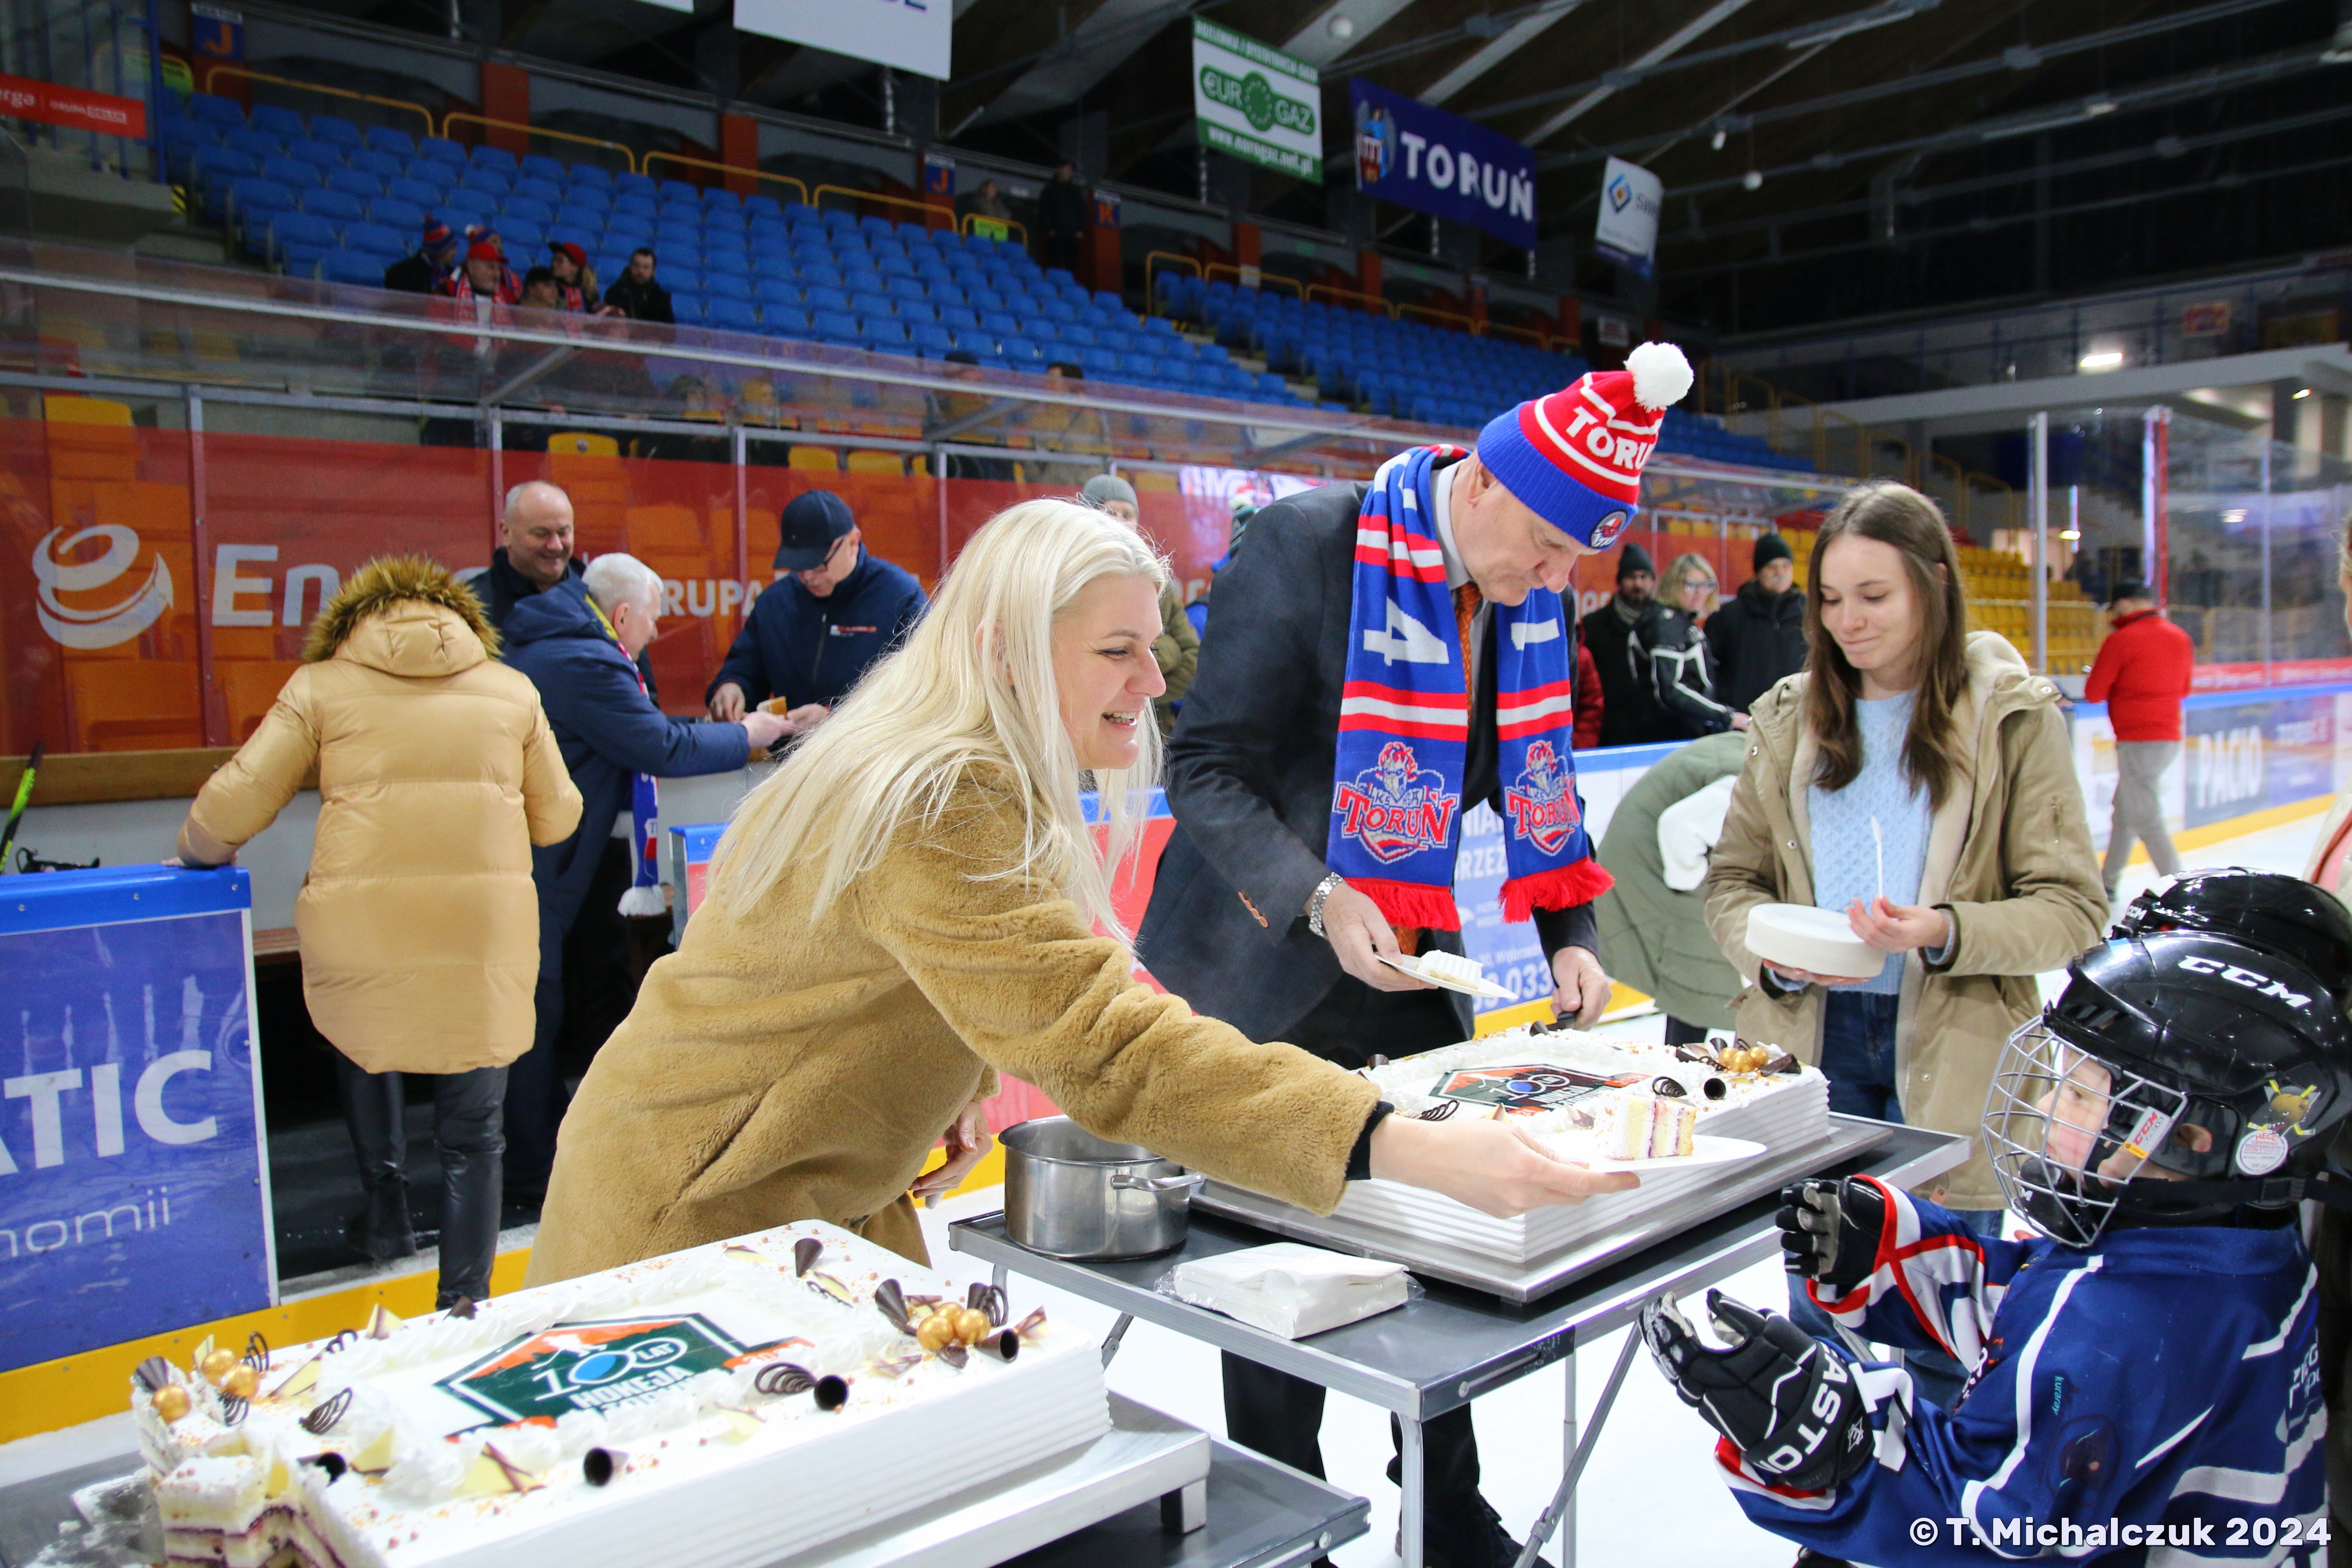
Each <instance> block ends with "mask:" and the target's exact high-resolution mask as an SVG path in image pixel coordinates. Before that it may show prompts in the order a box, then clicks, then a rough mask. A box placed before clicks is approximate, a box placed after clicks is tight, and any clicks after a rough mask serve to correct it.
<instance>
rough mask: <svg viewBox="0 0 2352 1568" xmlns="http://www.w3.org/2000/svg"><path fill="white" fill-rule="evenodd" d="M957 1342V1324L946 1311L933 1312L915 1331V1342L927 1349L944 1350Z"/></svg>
mask: <svg viewBox="0 0 2352 1568" xmlns="http://www.w3.org/2000/svg"><path fill="white" fill-rule="evenodd" d="M915 1342H916V1343H917V1344H919V1345H920V1346H922V1347H923V1348H924V1349H925V1350H927V1351H942V1350H945V1349H947V1348H948V1346H949V1345H950V1344H952V1343H953V1342H955V1325H954V1324H953V1323H951V1322H950V1321H948V1315H947V1314H946V1313H945V1312H933V1313H932V1314H931V1315H930V1316H929V1317H928V1318H925V1319H924V1320H923V1321H922V1324H921V1326H920V1327H919V1328H918V1329H916V1331H915Z"/></svg>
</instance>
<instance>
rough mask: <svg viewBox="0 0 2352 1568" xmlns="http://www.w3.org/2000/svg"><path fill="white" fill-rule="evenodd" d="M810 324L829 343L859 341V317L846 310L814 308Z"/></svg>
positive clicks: (853, 342)
mask: <svg viewBox="0 0 2352 1568" xmlns="http://www.w3.org/2000/svg"><path fill="white" fill-rule="evenodd" d="M809 325H810V327H811V329H812V330H813V331H814V332H815V334H816V336H817V337H818V338H820V339H821V340H823V341H824V342H828V343H850V344H855V343H856V342H857V341H858V338H857V318H856V317H855V316H853V315H851V314H850V313H849V312H848V311H846V310H813V311H811V312H810V313H809Z"/></svg>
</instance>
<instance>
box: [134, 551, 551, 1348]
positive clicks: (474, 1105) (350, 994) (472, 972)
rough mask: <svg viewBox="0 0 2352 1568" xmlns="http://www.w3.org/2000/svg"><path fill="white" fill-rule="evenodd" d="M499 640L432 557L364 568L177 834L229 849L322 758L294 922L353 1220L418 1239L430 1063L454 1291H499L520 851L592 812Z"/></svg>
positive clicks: (532, 939) (201, 855) (517, 981)
mask: <svg viewBox="0 0 2352 1568" xmlns="http://www.w3.org/2000/svg"><path fill="white" fill-rule="evenodd" d="M498 646H499V635H498V633H496V632H495V631H492V630H491V629H490V626H489V624H488V622H487V621H486V620H484V619H483V616H482V607H481V605H480V604H479V603H478V602H477V601H476V600H475V598H474V595H472V594H471V593H469V592H468V591H467V588H466V586H465V584H462V583H459V582H458V581H457V579H456V578H455V577H452V576H451V575H450V574H449V573H448V572H447V571H446V570H445V569H444V568H442V567H441V566H439V565H437V564H436V563H433V562H430V561H426V560H423V559H420V558H417V557H414V556H408V557H400V558H395V559H391V560H383V561H371V562H369V563H367V564H366V565H365V566H362V567H361V568H360V570H359V572H358V573H357V574H355V575H354V576H353V577H352V580H351V581H350V582H349V583H347V584H344V585H343V587H342V590H341V592H340V593H338V594H337V595H335V596H334V597H333V598H332V599H331V600H330V601H328V603H327V605H326V607H325V608H324V609H322V610H321V611H320V613H319V618H318V620H317V621H316V622H314V623H312V625H311V627H310V643H309V646H308V647H305V648H304V649H303V650H302V659H303V663H302V667H301V668H299V669H297V670H296V671H295V672H294V673H293V674H292V675H291V676H289V678H288V679H287V681H286V685H285V688H284V689H282V690H280V691H279V692H278V701H277V703H276V705H275V706H273V707H272V708H271V709H270V710H269V712H268V714H267V715H266V716H265V717H264V718H263V719H262V721H261V727H260V728H259V729H257V730H256V731H254V732H253V737H252V739H250V740H248V741H247V742H246V743H245V744H244V745H243V746H242V747H240V748H238V751H237V753H236V756H234V757H232V758H230V759H229V760H228V762H227V763H225V764H223V765H222V767H221V770H220V771H219V772H218V773H215V774H213V776H212V777H211V778H210V779H209V780H208V781H206V783H205V787H204V790H203V792H202V793H201V794H199V795H197V796H196V799H195V804H194V805H192V806H191V807H189V810H188V819H187V822H186V824H185V825H184V826H182V827H181V829H180V856H179V858H180V859H181V861H182V862H183V863H184V864H187V865H191V866H217V865H221V864H223V863H225V862H226V861H228V860H231V859H233V858H236V852H237V850H238V848H239V847H242V846H243V845H244V844H245V842H246V841H247V839H249V838H251V837H253V836H254V835H256V834H257V833H259V832H260V831H261V830H262V829H263V828H265V827H267V826H269V824H270V822H271V821H272V819H274V818H275V817H276V816H277V815H278V812H279V811H281V810H283V809H284V808H285V805H286V803H287V802H288V801H289V800H291V799H293V798H294V792H295V791H297V790H299V789H300V788H301V787H302V781H303V777H304V775H305V774H307V773H310V770H311V769H312V768H314V767H315V768H316V769H318V773H319V829H318V838H317V842H316V843H315V844H314V845H313V846H312V847H311V850H310V874H309V875H308V876H307V877H305V878H304V879H303V883H302V894H301V897H300V898H299V900H297V901H296V903H295V906H294V924H295V928H296V930H297V931H299V933H300V936H301V943H302V996H303V1000H304V1001H305V1002H306V1003H308V1004H309V1005H310V1020H311V1022H312V1023H314V1024H315V1025H317V1026H318V1029H319V1032H320V1034H322V1035H324V1036H326V1037H327V1039H328V1041H329V1042H330V1043H331V1044H332V1045H333V1046H334V1047H335V1051H336V1061H335V1065H336V1071H337V1076H338V1082H339V1085H340V1088H341V1094H342V1101H343V1114H344V1119H345V1120H346V1121H349V1122H350V1123H351V1130H352V1150H353V1152H355V1153H356V1154H357V1155H358V1157H359V1163H360V1182H361V1185H362V1188H363V1190H364V1191H365V1192H366V1194H367V1206H366V1208H365V1209H364V1211H362V1213H361V1215H359V1216H358V1217H357V1218H356V1219H354V1220H352V1223H351V1225H350V1226H349V1227H348V1229H347V1232H346V1234H347V1235H348V1236H349V1237H351V1240H352V1245H353V1246H355V1247H358V1248H359V1249H360V1250H361V1251H362V1252H363V1253H365V1254H367V1255H368V1256H369V1257H371V1258H377V1259H379V1260H381V1259H383V1258H404V1257H406V1256H407V1255H408V1254H410V1253H412V1252H414V1251H415V1250H416V1243H415V1237H414V1236H413V1235H412V1234H411V1231H410V1226H409V1215H408V1180H407V1177H406V1175H405V1174H404V1163H405V1161H406V1158H407V1153H408V1142H407V1139H406V1137H405V1136H404V1131H403V1128H402V1099H401V1093H402V1084H401V1075H402V1074H404V1073H431V1074H434V1075H435V1081H434V1128H433V1138H434V1142H435V1144H436V1147H437V1149H438V1152H439V1153H440V1157H441V1181H442V1188H441V1202H442V1220H441V1279H440V1289H439V1297H440V1304H441V1305H442V1306H445V1307H446V1306H447V1305H449V1304H450V1303H451V1302H452V1301H454V1300H457V1298H458V1297H460V1296H466V1297H470V1298H473V1299H475V1300H480V1299H481V1298H483V1297H485V1296H487V1295H488V1294H489V1290H490V1265H491V1262H492V1260H493V1258H494V1257H495V1255H496V1253H497V1248H498V1233H499V1172H500V1154H501V1152H502V1151H503V1150H504V1149H505V1147H506V1143H505V1139H504V1137H503V1135H502V1134H501V1132H500V1130H499V1108H500V1106H501V1104H502V1102H503V1100H504V1097H505V1092H506V1077H507V1063H509V1062H510V1061H512V1060H514V1059H515V1058H517V1057H519V1056H520V1055H521V1054H522V1053H523V1052H524V1051H525V1050H527V1049H528V1048H529V1047H530V1039H531V987H532V985H533V984H534V983H535V980H536V977H537V975H538V973H539V900H538V895H537V894H536V893H535V892H534V891H533V890H532V888H531V882H530V847H531V846H532V845H534V844H556V843H561V842H562V840H563V839H564V838H566V837H569V836H570V835H571V833H572V829H573V828H574V827H575V826H578V825H579V822H580V792H579V791H578V790H576V789H574V788H572V776H571V774H570V773H567V772H566V771H565V769H564V766H563V756H562V752H558V751H557V750H556V746H555V737H554V735H553V734H552V733H551V731H549V729H548V726H547V715H546V714H544V713H543V712H541V710H540V706H539V691H538V689H536V688H534V687H533V686H532V685H531V683H530V681H528V680H526V679H523V678H522V677H521V676H520V675H518V674H516V673H515V672H514V671H513V670H511V669H509V668H506V666H504V665H502V664H500V663H499V662H498V660H497V659H496V658H494V657H493V656H494V655H495V654H496V653H497V651H498Z"/></svg>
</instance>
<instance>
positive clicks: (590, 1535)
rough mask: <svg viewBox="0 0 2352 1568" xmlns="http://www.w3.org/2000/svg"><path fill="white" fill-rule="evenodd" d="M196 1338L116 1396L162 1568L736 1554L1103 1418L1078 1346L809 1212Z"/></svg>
mask: <svg viewBox="0 0 2352 1568" xmlns="http://www.w3.org/2000/svg"><path fill="white" fill-rule="evenodd" d="M467 1313H470V1315H466V1314H467ZM199 1351H200V1352H203V1353H200V1354H199V1356H198V1358H197V1365H196V1366H194V1367H193V1368H181V1367H177V1366H173V1365H172V1364H170V1363H166V1362H165V1361H163V1358H161V1357H155V1358H151V1359H150V1360H149V1361H147V1362H145V1363H142V1365H141V1366H140V1368H139V1371H138V1373H137V1375H136V1376H134V1378H133V1379H132V1386H131V1409H132V1413H133V1415H134V1416H135V1418H136V1420H137V1423H138V1427H139V1436H140V1443H141V1447H142V1450H143V1451H144V1453H145V1456H146V1458H147V1462H148V1466H149V1468H150V1470H151V1471H152V1476H153V1482H154V1487H155V1494H156V1502H157V1506H158V1510H159V1511H160V1513H161V1515H162V1518H163V1529H164V1538H165V1544H166V1547H167V1550H168V1552H169V1554H170V1559H171V1561H172V1563H174V1564H179V1563H222V1564H230V1565H236V1568H245V1565H248V1564H250V1565H255V1568H259V1565H261V1564H268V1565H270V1568H278V1565H281V1564H299V1565H305V1568H308V1565H320V1568H327V1565H331V1568H397V1565H401V1564H434V1565H436V1568H441V1565H455V1564H463V1565H466V1568H490V1565H492V1564H496V1565H498V1568H515V1565H517V1564H529V1563H561V1564H562V1565H563V1568H600V1565H606V1564H609V1565H611V1568H643V1565H644V1564H646V1563H663V1562H680V1561H686V1560H688V1559H689V1558H690V1560H691V1561H693V1562H694V1563H697V1564H698V1565H720V1564H744V1565H747V1568H748V1565H751V1564H764V1563H776V1562H781V1561H782V1560H784V1559H786V1558H790V1557H793V1556H794V1555H796V1554H797V1553H800V1552H808V1551H811V1550H813V1549H814V1548H817V1547H819V1546H822V1545H824V1543H825V1542H829V1541H833V1540H835V1539H838V1538H839V1537H842V1536H844V1535H847V1534H849V1533H851V1532H853V1531H858V1530H861V1529H864V1528H866V1527H867V1526H870V1525H873V1524H877V1523H879V1522H882V1521H887V1520H888V1519H890V1518H892V1517H894V1516H896V1515H898V1514H902V1513H905V1512H908V1511H909V1510H915V1509H919V1508H922V1507H925V1506H927V1505H928V1504H930V1503H933V1502H937V1501H939V1500H942V1499H945V1498H948V1497H950V1496H952V1495H954V1494H956V1493H958V1492H961V1491H964V1490H967V1489H970V1488H972V1487H974V1486H978V1485H981V1484H982V1483H984V1482H986V1481H989V1480H992V1479H995V1478H996V1477H999V1476H1002V1475H1004V1474H1006V1473H1008V1472H1010V1471H1013V1470H1016V1469H1019V1468H1022V1467H1024V1466H1026V1465H1030V1464H1033V1463H1035V1462H1037V1461H1039V1460H1043V1459H1046V1458H1051V1457H1053V1456H1055V1455H1058V1454H1062V1453H1066V1452H1068V1451H1069V1450H1072V1449H1074V1448H1076V1447H1081V1446H1082V1445H1085V1444H1087V1443H1090V1442H1092V1441H1094V1440H1095V1439H1096V1438H1097V1437H1099V1436H1101V1435H1102V1434H1103V1432H1105V1431H1106V1430H1107V1429H1108V1426H1109V1415H1108V1402H1107V1399H1106V1396H1105V1394H1104V1391H1103V1381H1102V1360H1101V1356H1100V1353H1099V1352H1098V1351H1097V1349H1096V1347H1094V1346H1093V1345H1091V1344H1089V1343H1087V1342H1085V1341H1084V1340H1083V1339H1082V1338H1081V1337H1079V1336H1076V1335H1064V1336H1061V1337H1060V1338H1058V1339H1056V1338H1055V1336H1053V1335H1052V1333H1051V1331H1050V1330H1049V1329H1048V1327H1047V1325H1046V1323H1045V1314H1044V1312H1043V1311H1042V1310H1039V1311H1034V1312H1031V1313H1029V1314H1028V1315H1027V1316H1025V1317H1023V1318H1018V1319H1016V1318H1014V1317H1013V1315H1012V1314H1011V1313H1010V1312H1009V1311H1008V1310H1007V1306H1006V1303H1005V1301H1004V1299H1003V1296H1002V1295H1001V1294H998V1293H997V1292H996V1291H995V1290H994V1289H993V1288H992V1287H989V1286H973V1287H971V1289H970V1290H969V1291H965V1290H959V1289H954V1288H953V1287H951V1286H950V1284H949V1282H948V1281H946V1280H944V1279H940V1277H939V1276H938V1275H935V1274H933V1273H931V1272H930V1271H929V1270H928V1269H925V1268H918V1267H916V1266H915V1265H913V1264H911V1263H909V1262H908V1261H907V1260H906V1259H904V1258H899V1257H898V1256H897V1255H896V1254H894V1253H890V1252H887V1251H886V1250H884V1249H883V1248H881V1247H875V1246H873V1245H871V1244H869V1243H867V1242H865V1241H863V1240H860V1239H859V1238H858V1237H856V1236H853V1235H851V1234H850V1233H849V1232H847V1231H845V1230H842V1229H839V1228H838V1227H836V1226H829V1225H824V1224H822V1223H819V1222H815V1221H806V1222H801V1223H797V1224H793V1225H790V1226H782V1227H780V1228H778V1229H775V1230H771V1231H763V1232H761V1233H759V1234H758V1235H754V1236H749V1237H740V1238H739V1239H737V1240H735V1241H731V1242H721V1243H714V1244H712V1245H710V1246H708V1247H695V1248H693V1249H691V1250H688V1251H686V1252H680V1253H674V1254H671V1255H669V1256H667V1257H664V1258H649V1259H647V1260H646V1261H645V1262H642V1263H635V1264H630V1265H628V1266H626V1267H625V1268H615V1269H612V1270H610V1271H608V1272H606V1273H603V1274H596V1275H591V1276H588V1277H587V1278H584V1279H574V1280H568V1281H565V1282H564V1283H562V1284H558V1285H550V1286H544V1287H541V1288H540V1289H533V1290H525V1291H520V1292H518V1293H516V1294H514V1295H510V1296H503V1297H500V1298H499V1299H497V1300H493V1301H488V1302H484V1303H482V1304H480V1305H479V1306H478V1307H471V1308H460V1309H458V1310H454V1311H452V1312H447V1313H437V1314H436V1315H434V1316H433V1317H430V1318H419V1319H416V1320H415V1321H407V1322H403V1321H400V1320H398V1319H396V1318H393V1317H391V1316H390V1315H389V1314H386V1313H384V1312H383V1310H382V1309H380V1308H379V1309H378V1310H377V1315H376V1317H375V1318H374V1319H373V1321H371V1322H370V1324H369V1325H368V1327H367V1329H366V1331H364V1332H350V1331H347V1332H345V1333H342V1334H338V1335H337V1336H336V1337H335V1338H334V1339H332V1340H326V1341H321V1342H317V1343H313V1344H308V1345H299V1346H296V1347H295V1348H293V1349H292V1350H289V1351H280V1352H276V1353H275V1354H273V1353H271V1352H269V1351H268V1348H267V1347H265V1346H261V1345H259V1344H258V1343H255V1344H253V1345H251V1346H249V1347H248V1349H247V1353H246V1355H245V1356H244V1357H243V1358H242V1359H240V1358H239V1356H238V1355H237V1354H236V1352H234V1351H230V1350H226V1349H219V1350H215V1349H212V1348H211V1347H210V1346H209V1344H207V1345H205V1346H201V1347H199Z"/></svg>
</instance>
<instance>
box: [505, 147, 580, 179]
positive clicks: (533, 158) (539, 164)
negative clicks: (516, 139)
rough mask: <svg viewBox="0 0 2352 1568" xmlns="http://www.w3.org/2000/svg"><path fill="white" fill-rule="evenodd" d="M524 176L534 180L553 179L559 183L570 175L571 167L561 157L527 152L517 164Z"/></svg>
mask: <svg viewBox="0 0 2352 1568" xmlns="http://www.w3.org/2000/svg"><path fill="white" fill-rule="evenodd" d="M516 167H517V168H518V169H519V170H520V171H521V173H522V174H523V176H524V177H525V178H527V179H533V180H553V181H555V182H556V183H557V184H562V183H563V181H564V180H565V179H566V178H567V177H568V176H569V175H570V174H571V169H570V166H569V165H567V164H566V163H564V162H563V160H562V159H561V158H551V157H549V156H548V155H547V154H546V153H525V154H523V158H522V161H521V162H520V163H518V164H517V165H516Z"/></svg>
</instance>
